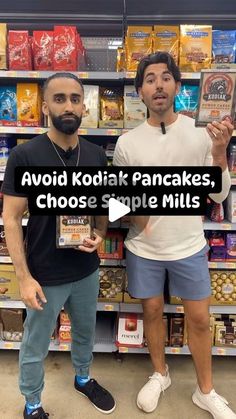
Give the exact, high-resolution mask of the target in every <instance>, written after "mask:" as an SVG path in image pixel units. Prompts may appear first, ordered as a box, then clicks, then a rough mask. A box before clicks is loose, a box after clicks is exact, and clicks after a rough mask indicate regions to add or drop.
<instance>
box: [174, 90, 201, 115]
mask: <svg viewBox="0 0 236 419" xmlns="http://www.w3.org/2000/svg"><path fill="white" fill-rule="evenodd" d="M198 92H199V87H198V86H191V85H187V84H183V85H182V86H181V88H180V91H179V93H178V94H177V95H176V96H175V112H180V113H182V114H184V115H187V116H190V117H191V118H195V115H196V111H197V105H198Z"/></svg>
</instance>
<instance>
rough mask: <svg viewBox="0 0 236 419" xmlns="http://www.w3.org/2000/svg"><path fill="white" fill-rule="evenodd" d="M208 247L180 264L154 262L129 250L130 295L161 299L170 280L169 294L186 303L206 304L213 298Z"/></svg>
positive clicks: (164, 261) (179, 261)
mask: <svg viewBox="0 0 236 419" xmlns="http://www.w3.org/2000/svg"><path fill="white" fill-rule="evenodd" d="M207 250H208V246H207V245H206V246H205V247H204V248H203V249H202V250H200V251H199V252H198V253H195V254H194V255H192V256H189V257H186V258H184V259H179V260H172V261H166V260H161V261H160V260H153V259H146V258H142V257H140V256H136V255H134V254H133V253H131V252H130V251H129V250H128V249H127V250H126V269H127V274H128V291H129V293H130V295H131V296H132V297H134V298H151V297H155V296H160V295H162V294H163V291H164V284H165V280H166V277H167V275H168V278H169V293H170V295H172V296H175V297H181V298H183V299H185V300H202V299H204V298H207V297H209V296H210V295H211V281H210V275H209V269H208V260H207V254H206V253H207Z"/></svg>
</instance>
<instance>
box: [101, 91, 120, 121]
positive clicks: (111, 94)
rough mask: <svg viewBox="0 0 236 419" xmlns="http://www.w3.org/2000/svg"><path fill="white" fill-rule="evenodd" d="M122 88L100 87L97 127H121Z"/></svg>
mask: <svg viewBox="0 0 236 419" xmlns="http://www.w3.org/2000/svg"><path fill="white" fill-rule="evenodd" d="M123 118H124V110H123V90H122V89H120V88H118V87H117V88H106V87H101V88H100V120H99V128H123V123H124V121H123Z"/></svg>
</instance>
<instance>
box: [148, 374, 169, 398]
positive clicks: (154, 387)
mask: <svg viewBox="0 0 236 419" xmlns="http://www.w3.org/2000/svg"><path fill="white" fill-rule="evenodd" d="M148 378H149V380H150V385H151V386H152V387H151V389H152V390H157V388H156V383H155V381H158V383H159V384H160V387H161V391H162V394H164V391H165V388H164V384H163V382H162V380H161V377H160V374H158V375H157V374H155V373H154V374H153V375H151V376H150V377H148Z"/></svg>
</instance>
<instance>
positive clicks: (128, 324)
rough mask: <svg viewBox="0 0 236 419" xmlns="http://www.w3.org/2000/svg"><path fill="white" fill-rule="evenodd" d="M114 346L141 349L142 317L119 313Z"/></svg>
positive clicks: (140, 315) (134, 314)
mask: <svg viewBox="0 0 236 419" xmlns="http://www.w3.org/2000/svg"><path fill="white" fill-rule="evenodd" d="M116 345H117V346H118V347H119V346H126V347H135V348H142V347H143V317H142V314H137V313H120V314H119V319H118V331H117V340H116Z"/></svg>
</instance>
